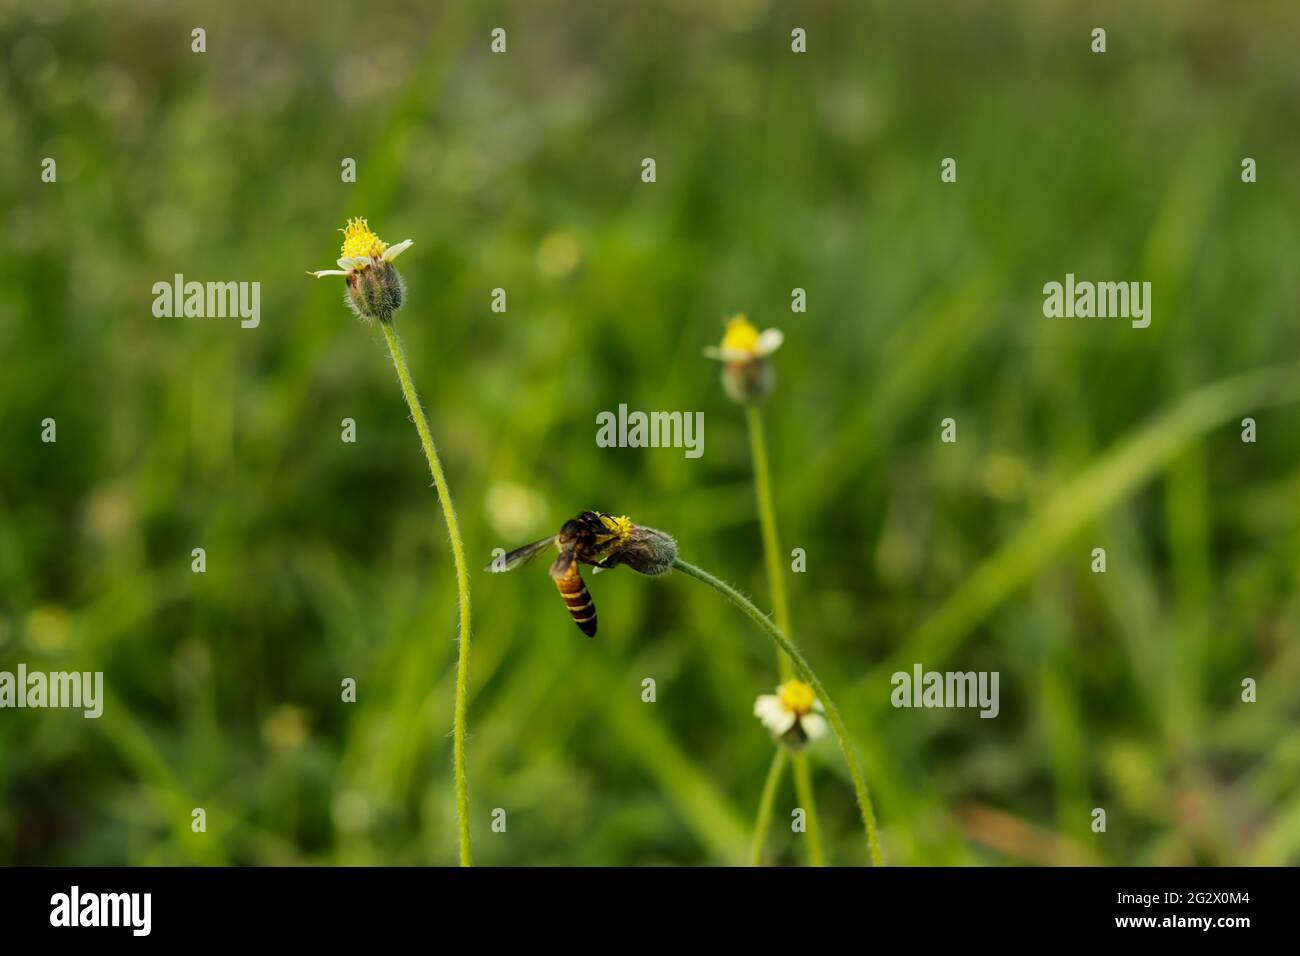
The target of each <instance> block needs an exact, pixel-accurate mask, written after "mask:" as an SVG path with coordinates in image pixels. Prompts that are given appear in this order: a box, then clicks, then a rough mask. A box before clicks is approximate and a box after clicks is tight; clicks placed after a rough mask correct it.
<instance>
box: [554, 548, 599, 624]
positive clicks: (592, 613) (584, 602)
mask: <svg viewBox="0 0 1300 956" xmlns="http://www.w3.org/2000/svg"><path fill="white" fill-rule="evenodd" d="M555 586H556V587H557V588H559V589H560V597H562V598H564V606H565V607H567V608H568V609H569V614H570V615H571V616H572V617H573V623H574V624H576V625H578V629H579V630H580V631H582V633H583V634H586V635H587V636H588V637H595V636H596V605H595V603H594V602H593V601H592V600H591V592H590V591H588V590H587V585H586V584H585V583H584V582H583V580H582V575H581V574H580V573H579V571H578V562H577V561H573V562H572V563H570V565H569V567H568V570H566V571H565V572H564V573H563V574H561V575H560V576H559V577H557V578H556V579H555Z"/></svg>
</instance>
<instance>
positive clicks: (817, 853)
mask: <svg viewBox="0 0 1300 956" xmlns="http://www.w3.org/2000/svg"><path fill="white" fill-rule="evenodd" d="M745 423H746V425H748V427H749V449H750V454H751V455H752V457H753V459H754V495H755V497H756V498H757V499H758V518H759V527H760V528H761V529H762V533H763V561H764V564H765V565H766V566H767V587H768V591H770V592H771V595H772V616H773V617H775V618H776V626H777V627H779V628H780V629H781V630H782V631H784V632H785V633H786V634H787V635H789V634H791V633H792V631H791V629H790V604H789V602H788V601H787V600H786V596H785V573H784V569H783V568H782V566H781V545H780V542H779V541H778V539H777V534H776V509H775V508H774V507H773V506H772V475H771V469H770V468H769V467H768V463H767V438H766V436H765V433H764V431H763V415H762V412H760V411H759V408H758V405H757V404H754V403H750V404H748V405H746V406H745ZM776 660H777V669H778V671H779V673H780V675H781V680H782V681H787V680H789V679H790V678H791V677H793V676H794V669H793V668H792V667H791V665H790V658H789V657H788V656H787V655H786V654H785V652H784V651H781V650H780V649H778V650H777V652H776ZM778 746H780V745H779V744H778ZM793 764H794V789H795V796H796V798H797V799H798V801H799V805H800V806H801V807H803V808H804V813H805V815H806V819H807V823H808V830H807V833H806V836H807V843H808V862H809V863H811V864H812V865H813V866H825V865H826V854H825V852H824V851H823V850H822V828H821V821H820V819H819V817H818V816H817V800H816V796H815V794H814V791H813V785H812V768H811V767H810V766H809V764H808V755H807V754H805V753H796V754H795V755H794V760H793Z"/></svg>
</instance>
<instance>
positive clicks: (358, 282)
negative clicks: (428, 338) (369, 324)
mask: <svg viewBox="0 0 1300 956" xmlns="http://www.w3.org/2000/svg"><path fill="white" fill-rule="evenodd" d="M405 295H406V285H405V283H404V282H402V275H401V273H400V272H398V271H397V268H396V267H395V266H393V265H391V264H389V263H387V262H385V261H383V260H382V259H377V260H375V261H374V263H373V264H372V265H369V266H366V267H365V268H364V269H361V270H359V271H357V272H353V273H351V274H350V275H349V276H348V278H347V303H348V305H350V306H351V307H352V311H353V312H355V313H356V314H357V315H359V316H361V318H363V319H378V320H379V321H380V322H390V321H392V318H393V313H394V312H396V311H397V310H398V309H400V308H401V307H402V300H403V299H404V298H405Z"/></svg>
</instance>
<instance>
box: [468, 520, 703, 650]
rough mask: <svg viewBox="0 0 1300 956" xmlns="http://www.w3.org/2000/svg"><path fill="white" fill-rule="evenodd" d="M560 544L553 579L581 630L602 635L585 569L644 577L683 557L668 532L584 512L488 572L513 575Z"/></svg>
mask: <svg viewBox="0 0 1300 956" xmlns="http://www.w3.org/2000/svg"><path fill="white" fill-rule="evenodd" d="M552 544H554V545H555V548H556V550H558V551H559V552H560V554H559V556H558V557H557V558H556V559H555V563H554V564H552V565H551V578H552V579H553V580H554V581H555V586H556V587H557V588H558V589H559V591H560V597H561V598H562V599H563V600H564V606H565V607H566V608H568V609H569V615H570V617H572V618H573V623H574V624H576V625H578V629H579V630H580V631H582V633H583V634H586V635H587V636H588V637H595V636H596V604H595V602H594V601H593V600H592V599H591V592H590V591H588V590H587V584H586V582H585V581H583V580H582V573H581V571H580V570H579V568H580V567H581V565H584V564H589V565H591V566H592V567H594V568H598V569H600V570H602V571H605V570H609V569H611V568H616V567H618V566H619V565H627V566H628V567H629V568H631V569H632V570H633V571H638V572H640V573H641V574H663V573H664V572H665V571H667V570H668V569H669V568H671V567H672V564H673V561H674V560H675V559H676V557H677V542H675V541H674V540H673V539H672V538H671V537H669V536H668V535H666V534H664V533H663V532H662V531H656V530H655V529H654V528H642V527H639V526H638V525H634V524H633V523H632V522H631V521H629V520H628V519H627V518H625V517H621V516H620V517H615V516H613V515H607V514H603V513H601V512H599V511H584V512H582V514H580V515H578V516H577V517H576V518H570V519H569V520H568V521H566V522H564V527H562V528H561V529H560V531H559V533H558V534H553V535H550V536H549V537H546V538H542V539H541V540H540V541H534V542H533V543H532V544H526V545H524V546H523V547H522V548H516V549H515V550H514V551H511V552H510V553H509V554H507V555H505V556H504V557H502V558H498V559H497V560H495V561H493V562H492V564H489V565H488V566H487V568H485V569H484V570H487V571H492V572H496V573H500V572H503V571H513V570H514V569H515V568H517V567H519V566H520V565H521V564H524V563H525V562H527V561H528V560H529V559H530V558H533V557H535V556H536V555H538V554H540V553H541V552H542V551H545V550H546V548H547V547H548V546H550V545H552Z"/></svg>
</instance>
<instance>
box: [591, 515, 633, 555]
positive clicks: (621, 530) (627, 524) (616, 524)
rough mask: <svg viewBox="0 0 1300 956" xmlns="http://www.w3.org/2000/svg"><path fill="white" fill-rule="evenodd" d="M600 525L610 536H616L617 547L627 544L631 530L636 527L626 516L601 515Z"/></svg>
mask: <svg viewBox="0 0 1300 956" xmlns="http://www.w3.org/2000/svg"><path fill="white" fill-rule="evenodd" d="M600 523H601V524H603V525H604V526H605V527H606V528H607V529H608V530H609V533H610V534H612V535H616V536H617V538H618V544H617V546H618V547H623V546H624V545H626V544H627V543H628V541H629V539H631V537H632V529H633V528H634V527H636V526H635V525H634V524H632V521H631V519H629V518H628V517H627V516H626V515H618V516H614V515H605V514H603V515H601V516H600Z"/></svg>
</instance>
